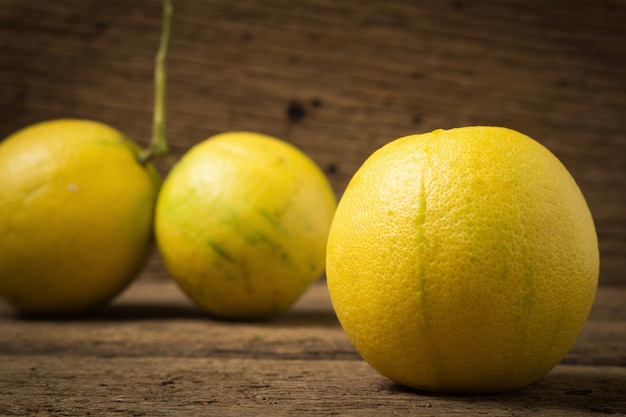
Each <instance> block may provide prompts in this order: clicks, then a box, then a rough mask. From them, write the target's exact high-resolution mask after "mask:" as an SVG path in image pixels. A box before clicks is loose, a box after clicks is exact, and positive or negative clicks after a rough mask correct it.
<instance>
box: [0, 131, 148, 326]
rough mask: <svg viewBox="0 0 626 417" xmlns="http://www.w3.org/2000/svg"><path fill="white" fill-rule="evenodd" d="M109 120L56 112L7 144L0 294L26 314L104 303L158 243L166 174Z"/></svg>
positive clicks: (0, 208) (1, 191) (2, 151)
mask: <svg viewBox="0 0 626 417" xmlns="http://www.w3.org/2000/svg"><path fill="white" fill-rule="evenodd" d="M138 153H139V148H138V147H137V146H136V145H134V144H133V143H131V142H130V141H128V140H127V139H126V138H125V137H124V136H123V135H122V134H121V133H120V132H118V131H117V130H115V129H113V128H111V127H109V126H106V125H104V124H101V123H98V122H94V121H88V120H76V119H62V120H52V121H47V122H42V123H38V124H35V125H32V126H30V127H27V128H25V129H23V130H20V131H18V132H16V133H14V134H13V135H11V136H9V137H8V138H7V139H5V140H4V141H3V142H2V143H0V184H2V185H1V186H0V296H2V298H4V300H6V301H7V302H8V303H9V304H11V305H13V306H14V307H15V308H16V309H17V310H19V311H22V312H24V313H34V314H48V313H70V312H78V311H81V310H85V309H89V308H93V307H97V306H99V305H101V304H103V303H105V302H107V301H108V300H109V299H111V298H112V297H113V296H114V295H116V294H117V293H118V292H119V291H121V290H122V289H123V288H124V287H125V286H126V285H127V284H128V283H129V282H130V281H131V279H132V278H133V277H134V276H135V275H136V274H137V273H138V271H139V269H140V268H141V267H142V265H143V263H144V261H145V259H146V256H147V254H148V253H149V251H150V248H151V245H152V221H153V211H154V204H155V201H156V196H157V193H158V186H159V181H160V180H159V178H158V175H157V173H156V171H155V170H154V168H152V167H151V166H150V165H148V166H144V165H142V164H141V163H139V162H138Z"/></svg>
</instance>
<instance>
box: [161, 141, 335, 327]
mask: <svg viewBox="0 0 626 417" xmlns="http://www.w3.org/2000/svg"><path fill="white" fill-rule="evenodd" d="M335 208H336V199H335V195H334V193H333V190H332V188H331V187H330V185H329V183H328V181H327V179H326V177H325V176H324V174H323V173H322V172H321V170H320V169H319V168H318V167H317V166H316V165H315V164H314V163H313V161H311V160H310V159H309V158H308V157H307V156H305V155H304V154H303V153H302V152H300V151H299V150H298V149H296V148H295V147H293V146H291V145H289V144H287V143H286V142H283V141H280V140H278V139H275V138H272V137H269V136H265V135H261V134H257V133H250V132H228V133H222V134H219V135H216V136H213V137H212V138H209V139H207V140H205V141H204V142H201V143H200V144H198V145H196V146H194V147H193V148H192V149H191V150H189V151H188V152H187V153H186V154H185V155H184V156H183V158H182V159H181V160H180V162H179V163H178V164H177V165H176V166H175V167H174V169H173V170H172V171H171V172H170V174H169V176H168V177H167V179H166V180H165V182H164V184H163V189H162V191H161V193H160V196H159V200H158V203H157V212H156V228H155V232H156V238H157V244H158V247H159V250H160V253H161V256H162V259H163V261H164V264H165V266H166V268H167V269H168V271H169V273H170V275H171V276H172V277H173V278H174V280H175V281H176V282H177V283H178V284H179V285H180V287H181V288H182V289H183V290H184V291H185V293H186V294H187V295H188V296H189V297H190V298H191V299H192V300H193V301H194V302H195V303H196V304H197V305H199V306H200V307H202V308H203V309H205V310H206V311H208V312H210V313H212V314H213V315H215V316H220V317H223V318H231V319H257V318H266V317H269V316H273V315H276V314H280V313H282V312H284V311H285V310H287V309H288V308H290V307H291V305H292V304H293V303H294V302H295V301H296V299H297V298H298V297H299V296H300V295H301V294H302V293H303V292H304V290H306V289H307V288H308V287H309V286H310V284H311V283H312V282H313V281H314V280H315V279H316V278H318V277H319V276H320V274H321V273H322V272H323V270H324V267H325V257H326V239H327V236H328V229H329V228H330V222H331V220H332V216H333V213H334V211H335Z"/></svg>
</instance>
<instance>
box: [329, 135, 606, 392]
mask: <svg viewBox="0 0 626 417" xmlns="http://www.w3.org/2000/svg"><path fill="white" fill-rule="evenodd" d="M598 270H599V255H598V243H597V238H596V233H595V228H594V224H593V220H592V217H591V214H590V212H589V209H588V207H587V204H586V202H585V200H584V198H583V195H582V194H581V192H580V190H579V188H578V187H577V185H576V183H575V182H574V180H573V178H572V177H571V175H570V174H569V173H568V172H567V170H566V169H565V167H564V166H563V165H562V164H561V163H560V162H559V161H558V160H557V158H556V157H555V156H554V155H552V154H551V153H550V152H549V151H548V150H547V149H546V148H544V147H543V146H542V145H540V144H539V143H537V142H535V141H534V140H532V139H531V138H529V137H527V136H525V135H523V134H521V133H518V132H516V131H513V130H510V129H506V128H498V127H482V126H478V127H467V128H459V129H452V130H436V131H434V132H431V133H427V134H423V135H414V136H409V137H405V138H401V139H398V140H396V141H393V142H391V143H389V144H387V145H386V146H384V147H383V148H381V149H380V150H378V151H377V152H375V153H374V154H373V155H372V156H371V157H370V158H369V159H368V160H367V161H366V162H365V163H364V164H363V166H362V167H361V168H360V169H359V170H358V172H357V173H356V174H355V175H354V177H353V179H352V180H351V182H350V183H349V185H348V187H347V189H346V191H345V193H344V195H343V196H342V198H341V200H340V202H339V206H338V209H337V212H336V214H335V218H334V221H333V223H332V226H331V231H330V235H329V240H328V254H327V279H328V287H329V291H330V295H331V299H332V303H333V306H334V308H335V311H336V313H337V316H338V318H339V320H340V322H341V324H342V326H343V328H344V330H345V332H346V333H347V335H348V337H349V338H350V340H351V341H352V343H353V344H354V345H355V347H356V349H357V350H358V351H359V353H360V354H361V355H362V356H363V358H364V359H365V360H366V361H367V362H368V363H369V364H370V365H371V366H372V367H373V368H375V369H376V370H378V371H379V372H380V373H382V374H383V375H385V376H387V377H389V378H391V379H393V380H395V381H397V382H399V383H401V384H404V385H407V386H410V387H414V388H416V389H420V390H426V391H434V392H448V393H489V392H500V391H509V390H513V389H517V388H520V387H523V386H525V385H527V384H530V383H532V382H533V381H536V380H537V379H539V378H541V377H542V376H544V375H545V374H546V373H548V372H549V371H550V370H551V369H552V368H553V367H554V366H555V365H557V364H558V363H559V361H560V360H561V359H562V358H563V357H564V355H565V354H566V353H567V351H568V350H569V348H570V347H571V346H572V344H573V343H574V341H575V339H576V337H577V336H578V334H579V333H580V331H581V329H582V327H583V324H584V322H585V320H586V318H587V315H588V313H589V310H590V308H591V305H592V303H593V299H594V296H595V291H596V287H597V279H598Z"/></svg>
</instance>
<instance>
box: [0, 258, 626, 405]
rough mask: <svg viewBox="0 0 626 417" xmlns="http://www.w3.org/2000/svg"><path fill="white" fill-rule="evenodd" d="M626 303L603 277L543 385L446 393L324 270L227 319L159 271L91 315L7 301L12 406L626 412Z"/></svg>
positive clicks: (7, 389)
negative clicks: (391, 354)
mask: <svg viewBox="0 0 626 417" xmlns="http://www.w3.org/2000/svg"><path fill="white" fill-rule="evenodd" d="M624 300H626V288H624V287H602V288H600V290H599V292H598V294H597V298H596V302H595V305H594V308H593V310H592V313H591V315H590V318H589V320H588V322H587V324H586V327H585V328H584V330H583V332H582V334H581V336H580V338H579V340H578V341H577V342H576V344H575V345H574V347H573V348H572V349H571V351H570V352H569V353H568V355H567V356H566V357H565V359H564V360H563V362H562V363H561V364H560V365H558V366H557V367H556V368H555V369H554V370H553V371H552V372H551V373H550V374H548V375H547V376H546V377H545V378H543V379H542V380H540V381H538V382H536V383H535V384H532V385H530V386H528V387H526V388H524V389H522V390H520V391H517V392H513V393H508V394H500V395H485V396H444V395H432V394H426V393H421V392H416V391H413V390H411V389H407V388H404V387H402V386H399V385H398V384H395V383H394V382H392V381H390V380H388V379H386V378H385V377H383V376H381V375H379V374H378V373H377V372H376V371H374V370H373V369H372V368H371V367H370V366H369V365H367V364H366V363H365V362H364V361H363V360H362V359H361V358H360V357H359V355H358V354H357V353H356V351H355V350H354V348H353V347H352V345H351V344H350V342H349V341H348V339H347V337H346V336H345V334H344V333H343V331H342V329H341V327H340V325H339V323H338V321H337V319H336V317H335V315H334V313H333V310H332V306H331V304H330V299H329V296H328V292H327V289H326V285H325V282H324V281H323V280H321V281H319V282H317V283H315V284H314V285H313V286H312V287H311V288H310V290H309V291H307V292H306V293H305V295H304V296H303V297H302V298H301V300H300V301H299V302H298V303H297V304H296V306H294V308H293V309H292V310H291V311H290V312H288V313H287V314H285V315H283V316H281V317H278V318H276V319H274V320H271V321H265V322H257V323H255V322H229V321H220V320H215V319H212V318H210V317H207V316H206V315H205V314H203V313H202V312H200V311H199V310H198V309H197V308H196V307H194V306H193V305H192V304H191V303H190V302H189V301H188V300H187V299H186V297H185V296H184V295H183V294H182V293H181V291H180V290H179V289H178V287H177V286H176V285H175V284H174V283H173V282H172V281H171V280H169V279H168V278H167V277H166V276H164V273H163V272H162V270H160V269H158V268H155V269H152V270H150V269H148V270H147V272H145V273H144V274H143V275H142V276H141V277H140V278H139V279H138V280H137V281H136V282H134V283H133V284H132V285H131V286H130V287H129V288H128V289H127V290H126V291H125V292H124V293H122V294H121V295H120V296H119V297H118V298H117V299H116V300H115V301H114V302H113V303H112V304H111V305H110V306H108V307H106V308H104V309H103V310H101V311H99V312H97V313H96V314H94V315H93V316H90V317H87V318H81V319H74V320H26V319H23V318H20V317H18V316H16V315H15V314H14V313H13V312H12V311H11V310H10V309H9V308H8V307H7V306H6V305H2V304H0V334H1V335H2V337H1V339H0V364H1V365H0V415H2V416H48V415H53V416H85V415H123V416H126V415H130V416H144V415H145V416H156V415H181V416H196V415H197V416H201V415H220V416H231V415H232V416H246V415H264V416H274V415H277V416H280V415H320V416H327V415H342V416H350V415H364V416H368V415H407V414H413V415H420V416H449V415H452V416H454V415H464V416H471V415H481V414H482V415H484V414H486V415H494V416H523V415H535V414H540V415H542V416H563V415H568V416H586V415H595V414H613V415H626V305H625V303H624Z"/></svg>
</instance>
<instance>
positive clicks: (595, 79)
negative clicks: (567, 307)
mask: <svg viewBox="0 0 626 417" xmlns="http://www.w3.org/2000/svg"><path fill="white" fill-rule="evenodd" d="M160 11H161V10H160V2H159V1H154V0H138V1H133V2H128V1H125V0H110V1H106V2H103V1H97V0H64V1H62V2H54V1H48V0H29V1H23V0H2V2H1V7H0V51H2V53H1V59H0V137H4V136H6V135H8V134H9V133H11V132H13V131H15V130H17V129H19V128H21V127H23V126H25V125H28V124H30V123H33V122H36V121H39V120H44V119H50V118H56V117H86V118H97V119H100V120H102V121H104V122H107V123H111V124H113V125H115V126H117V127H119V128H120V129H122V130H123V131H124V132H126V133H127V134H128V135H129V136H130V137H132V138H135V139H136V140H138V141H139V142H141V143H143V144H145V143H146V142H147V140H148V138H149V136H150V129H151V114H150V113H151V110H152V65H153V57H154V53H155V51H156V47H157V43H158V36H159V30H160V22H161V20H160V17H161V16H160ZM624 21H626V1H625V0H578V1H573V2H571V1H570V2H567V3H564V2H559V1H550V2H547V1H543V0H527V1H519V0H503V1H498V2H494V1H490V0H476V1H472V2H467V1H460V0H449V1H439V2H418V1H407V0H391V1H384V2H372V1H367V0H359V1H350V2H337V1H333V0H303V1H298V2H293V1H290V0H268V1H263V2H256V1H236V2H233V1H231V0H185V1H178V2H176V13H175V21H174V39H173V42H172V50H171V52H172V53H171V62H170V88H169V102H170V105H169V113H168V115H169V125H168V126H169V137H170V140H171V142H172V145H173V149H174V150H175V151H176V153H178V154H180V153H182V152H184V151H185V150H186V149H188V148H189V147H190V146H191V145H193V144H195V143H197V142H199V141H201V140H203V139H204V138H206V137H208V136H210V135H212V134H214V133H217V132H222V131H226V130H254V131H260V132H264V133H268V134H271V135H275V136H278V137H281V138H284V139H286V140H288V141H290V142H292V143H294V144H295V145H298V146H300V147H301V148H302V149H303V150H305V151H306V152H307V153H308V154H309V155H311V157H312V158H313V159H314V160H315V161H316V162H318V163H319V164H320V165H321V166H322V167H323V168H324V169H325V170H326V171H327V173H328V175H329V177H330V179H331V181H332V183H333V186H334V188H335V190H336V192H337V194H341V193H342V191H343V189H344V187H345V185H346V183H347V181H348V180H349V178H350V177H351V175H352V174H353V173H354V171H355V170H356V169H357V167H358V166H359V165H360V163H361V162H362V161H363V160H364V159H365V158H366V157H367V156H368V155H369V154H370V153H371V152H372V151H373V150H374V149H376V148H377V147H379V146H381V145H382V144H383V143H386V142H387V141H389V140H391V139H394V138H396V137H399V136H403V135H406V134H411V133H420V132H425V131H429V130H432V129H434V128H449V127H456V126H462V125H471V124H495V125H502V126H507V127H511V128H514V129H518V130H520V131H522V132H525V133H527V134H529V135H531V136H532V137H534V138H536V139H537V140H539V141H540V142H542V143H544V144H545V145H546V146H548V147H549V148H550V149H551V150H552V151H553V152H554V153H555V154H556V155H557V156H558V157H559V158H561V160H562V161H563V162H564V163H565V165H566V166H567V167H568V168H569V169H570V171H571V172H572V174H573V176H574V178H575V179H576V180H577V181H578V183H579V184H580V186H581V189H582V191H583V192H584V194H585V195H586V197H587V199H588V201H589V205H590V208H591V210H592V212H593V214H594V217H595V220H596V223H597V228H598V234H599V238H600V249H601V253H602V266H601V268H602V270H601V283H602V284H603V285H604V284H622V285H623V284H625V283H626V281H624V278H625V277H624V275H623V271H624V270H626V258H625V257H624V256H623V254H624V253H625V252H626V223H625V219H624V216H623V213H624V212H625V211H626V194H625V193H624V192H623V190H624V189H626V164H625V163H624V161H625V159H624V158H625V156H624V155H626V140H625V136H624V130H625V125H624V115H623V113H624V111H623V109H624V108H626V77H625V76H624V67H625V65H624V63H625V61H624V60H625V57H626V42H624V39H626V25H624Z"/></svg>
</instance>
